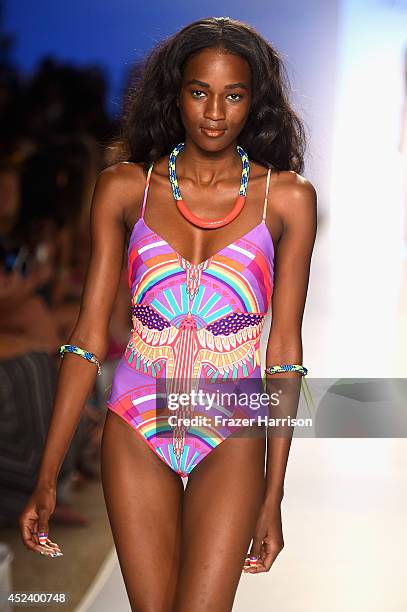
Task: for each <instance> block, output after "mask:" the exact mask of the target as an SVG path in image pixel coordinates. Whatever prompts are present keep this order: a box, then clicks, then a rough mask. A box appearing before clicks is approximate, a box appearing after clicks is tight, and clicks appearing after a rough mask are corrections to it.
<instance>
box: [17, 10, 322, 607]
mask: <svg viewBox="0 0 407 612" xmlns="http://www.w3.org/2000/svg"><path fill="white" fill-rule="evenodd" d="M288 93H289V92H288V86H287V80H286V76H285V72H284V67H283V64H282V63H281V60H280V58H279V55H278V54H277V52H276V51H275V50H274V49H273V47H272V46H271V45H270V44H269V43H268V42H267V41H266V40H264V38H262V37H261V36H260V35H259V34H258V33H257V32H256V31H255V30H254V29H253V28H251V27H250V26H248V25H246V24H243V23H241V22H239V21H236V20H233V19H229V18H226V17H220V18H206V19H202V20H199V21H196V22H194V23H192V24H190V25H188V26H186V27H185V28H183V29H182V30H180V31H179V32H178V33H176V34H175V35H174V36H172V37H170V38H168V39H166V40H165V41H163V42H161V43H160V44H158V45H157V46H156V47H155V48H154V49H153V51H152V52H151V54H150V55H149V57H148V58H147V61H146V63H145V65H144V67H143V70H142V72H141V75H140V76H139V78H138V79H137V81H136V83H135V85H134V86H133V88H132V91H131V92H130V97H129V100H128V104H127V106H126V109H125V113H124V121H123V130H122V134H121V136H122V138H121V142H122V143H123V144H124V147H125V151H126V157H125V159H124V160H122V161H118V162H116V163H114V164H113V165H111V166H110V167H108V168H106V169H105V170H103V171H102V172H101V173H100V175H99V177H98V180H97V184H96V187H95V192H94V196H93V201H92V212H91V236H92V251H91V256H90V260H89V266H88V271H87V276H86V282H85V286H84V291H83V296H82V304H81V310H80V315H79V318H78V321H77V325H76V327H75V329H74V331H73V333H72V335H71V337H70V338H69V343H68V344H67V345H63V346H62V347H61V348H60V352H61V355H63V356H64V359H63V361H62V366H61V369H60V373H59V378H58V386H57V391H56V396H55V406H54V412H53V417H52V422H51V425H50V429H49V433H48V437H47V442H46V446H45V450H44V454H43V458H42V463H41V468H40V471H39V476H38V482H37V486H36V489H35V491H34V492H33V495H32V497H31V498H30V501H29V503H28V505H27V507H26V509H25V510H24V512H23V513H22V515H21V516H20V528H21V534H22V538H23V541H24V544H25V545H26V547H27V548H29V549H30V550H33V551H36V552H41V553H43V554H44V553H48V554H50V555H58V554H60V552H61V551H60V548H59V546H58V545H57V544H55V543H54V542H52V540H51V539H49V537H48V535H49V534H48V520H49V517H50V516H51V514H52V512H53V510H54V507H55V482H56V478H57V475H58V470H59V468H60V465H61V463H62V461H63V457H64V455H65V452H66V450H67V448H68V446H69V442H70V440H71V438H72V435H73V433H74V431H75V428H76V425H77V423H78V420H79V417H80V413H81V410H82V408H83V405H84V402H85V401H86V398H87V397H88V394H89V393H90V392H91V390H92V388H93V385H94V382H95V376H96V372H97V371H98V369H99V368H100V367H101V364H102V363H103V360H104V358H105V355H106V348H107V339H108V336H107V334H108V323H109V318H110V314H111V311H112V307H113V303H114V300H115V296H116V290H117V287H118V283H119V277H120V271H121V263H122V254H123V249H125V248H127V254H128V283H129V288H130V295H131V314H132V322H133V328H132V329H131V332H130V338H129V342H128V345H127V348H126V350H125V353H124V355H123V357H122V359H121V360H120V362H119V364H118V366H117V368H116V371H115V374H114V378H113V382H112V387H111V389H110V393H109V398H108V401H107V405H108V408H109V410H108V412H107V416H106V422H105V427H104V433H103V441H102V483H103V490H104V495H105V500H106V506H107V511H108V515H109V520H110V524H111V528H112V533H113V537H114V541H115V545H116V549H117V553H118V558H119V562H120V566H121V570H122V573H123V578H124V582H125V585H126V589H127V593H128V597H129V601H130V604H131V607H132V610H138V611H142V612H143V611H147V610H149V611H152V610H157V611H158V610H160V612H163V611H175V610H176V611H177V612H181V611H188V612H191V611H193V612H199V611H203V610H208V609H211V610H213V611H219V612H226V611H228V610H231V609H232V605H233V601H234V597H235V593H236V589H237V586H238V583H239V579H240V576H241V573H242V571H244V572H246V573H251V574H255V573H260V572H265V571H268V570H269V569H270V567H271V565H272V563H273V561H274V560H275V558H276V557H277V555H278V554H279V552H280V551H281V550H282V548H283V545H284V541H283V533H282V524H281V511H280V508H281V501H282V499H283V493H284V476H285V471H286V465H287V459H288V454H289V448H290V444H291V437H290V436H287V435H285V436H284V435H282V436H278V437H277V436H272V437H269V438H268V442H267V446H266V436H265V435H235V433H236V427H233V426H232V425H231V424H230V419H223V420H222V419H218V417H219V415H221V414H223V415H225V412H226V410H225V409H224V406H222V405H217V408H214V409H212V410H207V408H208V406H206V405H205V406H202V405H200V404H199V405H198V407H196V406H195V408H194V405H193V402H192V400H191V398H192V392H193V391H194V392H196V391H197V389H198V387H199V388H201V389H202V388H204V389H205V390H206V391H207V390H208V389H211V388H214V386H216V384H215V383H217V382H219V383H220V382H223V383H225V384H227V385H229V386H231V387H233V386H236V385H237V384H239V385H243V386H244V385H247V388H252V389H255V390H256V389H257V390H258V389H259V385H261V384H262V380H263V379H262V377H263V372H262V370H261V355H260V337H261V332H262V329H263V324H264V319H265V316H266V314H267V311H268V309H269V306H270V305H271V309H272V322H271V328H270V332H269V338H268V344H267V351H266V355H265V363H266V366H267V367H266V379H267V381H266V382H267V383H268V382H269V381H271V380H272V379H273V377H275V375H276V373H278V375H279V377H280V378H279V382H280V383H282V382H288V380H287V381H286V379H289V380H290V381H291V382H292V383H295V384H297V383H299V382H300V379H301V376H302V375H305V374H306V373H307V369H306V368H305V367H304V366H302V365H301V363H302V340H301V326H302V318H303V312H304V305H305V300H306V293H307V287H308V279H309V270H310V262H311V256H312V250H313V246H314V241H315V236H316V219H317V214H316V202H317V198H316V192H315V189H314V187H313V186H312V184H311V183H310V182H309V181H308V180H307V179H305V178H304V177H302V176H301V174H300V172H301V171H302V169H303V155H304V143H305V138H304V128H303V125H302V123H301V121H300V119H299V118H298V116H297V115H296V113H295V112H294V110H293V109H292V108H291V106H290V103H289V97H288ZM126 232H128V235H129V241H128V243H127V241H126ZM81 357H84V358H81ZM95 366H96V367H95ZM163 381H164V385H162V383H163ZM162 389H164V391H165V392H167V393H168V390H170V391H171V393H172V394H174V397H180V392H183V393H185V392H187V394H188V393H189V394H190V395H189V401H187V402H186V404H185V405H182V406H181V403H180V405H179V407H178V409H177V411H176V412H174V411H173V409H172V407H170V404H169V400H168V398H169V395H165V393H164V397H166V398H167V400H166V402H164V404H165V405H164V406H161V407H160V406H159V397H162V393H161V391H162ZM160 390H161V391H160ZM297 399H298V396H297ZM243 412H244V411H243ZM232 413H233V414H234V415H236V414H238V415H240V416H241V414H242V410H241V409H240V408H237V407H236V406H235V407H234V409H233V410H232ZM227 414H229V415H230V414H231V412H230V411H229V412H228V413H227ZM208 415H209V416H208ZM197 416H199V417H201V420H200V421H197V420H195V421H194V417H197ZM205 416H208V419H207V420H206V421H205V420H203V419H204V417H205ZM175 417H177V418H175ZM236 422H237V421H236ZM266 451H267V452H266ZM265 458H266V459H267V461H266V469H265ZM182 477H188V480H187V485H186V487H185V488H184V484H183V481H182ZM73 562H74V560H73Z"/></svg>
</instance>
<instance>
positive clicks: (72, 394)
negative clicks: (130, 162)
mask: <svg viewBox="0 0 407 612" xmlns="http://www.w3.org/2000/svg"><path fill="white" fill-rule="evenodd" d="M137 176H140V178H141V176H142V172H141V168H137V170H135V169H134V168H133V169H132V170H130V168H129V166H127V167H126V164H116V165H115V166H111V167H109V168H106V169H105V170H103V171H102V172H101V173H100V174H99V176H98V179H97V182H96V185H95V190H94V194H93V199H92V205H91V216H90V237H91V252H90V257H89V262H88V268H87V272H86V278H85V283H84V289H83V293H82V300H81V307H80V313H79V316H78V320H77V322H76V325H75V327H74V329H73V331H72V333H71V335H70V337H69V339H68V340H67V344H76V345H77V346H79V347H81V348H83V349H85V350H87V351H90V352H92V353H94V354H95V355H96V356H97V358H98V360H99V362H100V364H102V363H103V361H104V359H105V356H106V352H107V348H108V329H109V320H110V316H111V313H112V309H113V304H114V301H115V298H116V294H117V290H118V284H119V279H120V274H121V270H122V262H123V253H124V244H125V234H126V228H125V211H126V209H128V204H129V201H130V200H129V199H130V197H131V200H132V201H133V202H134V200H135V196H136V194H137V192H138V191H139V189H136V191H135V190H134V184H135V183H134V177H137ZM140 184H141V183H140ZM130 185H131V186H132V187H130ZM96 375H97V369H96V366H95V364H93V363H90V362H88V361H87V360H85V359H84V358H82V357H80V356H78V355H75V354H71V353H65V354H64V357H63V359H62V362H61V366H60V369H59V373H58V380H57V387H56V392H55V398H54V406H53V413H52V418H51V422H50V427H49V431H48V435H47V439H46V443H45V447H44V452H43V455H42V459H41V465H40V469H39V473H38V477H37V483H36V487H35V490H34V492H33V494H32V496H31V498H30V500H29V502H28V504H27V506H26V508H25V510H24V512H23V513H22V514H21V515H20V517H19V523H20V530H21V535H22V539H23V543H24V544H25V546H26V547H27V548H29V549H31V550H36V551H38V552H40V549H41V547H40V546H38V544H39V542H38V538H37V536H36V532H37V531H42V530H45V531H47V529H44V527H45V525H46V527H47V526H48V517H49V516H50V514H52V512H53V511H54V509H55V499H56V482H57V477H58V473H59V470H60V468H61V465H62V462H63V460H64V457H65V455H66V452H67V450H68V448H69V445H70V442H71V440H72V437H73V435H74V433H75V430H76V428H77V425H78V422H79V419H80V415H81V411H82V410H83V407H84V405H85V403H86V401H87V399H88V397H89V395H90V393H91V392H92V390H93V387H94V384H95V378H96ZM41 513H42V516H41Z"/></svg>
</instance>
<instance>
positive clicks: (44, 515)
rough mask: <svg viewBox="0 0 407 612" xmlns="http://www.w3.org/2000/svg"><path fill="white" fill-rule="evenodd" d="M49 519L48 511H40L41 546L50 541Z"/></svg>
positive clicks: (39, 531)
mask: <svg viewBox="0 0 407 612" xmlns="http://www.w3.org/2000/svg"><path fill="white" fill-rule="evenodd" d="M48 517H49V513H48V511H47V510H45V509H44V510H39V512H38V539H39V542H40V544H44V543H45V542H46V541H47V539H48Z"/></svg>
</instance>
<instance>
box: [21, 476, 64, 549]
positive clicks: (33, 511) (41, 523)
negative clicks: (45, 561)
mask: <svg viewBox="0 0 407 612" xmlns="http://www.w3.org/2000/svg"><path fill="white" fill-rule="evenodd" d="M55 505H56V492H55V488H49V487H38V488H36V489H35V490H34V492H33V494H32V495H31V497H30V499H29V501H28V503H27V505H26V507H25V509H24V510H23V512H22V513H21V514H20V516H19V519H18V522H19V525H20V532H21V538H22V541H23V544H24V546H25V547H26V548H28V549H29V550H32V551H34V552H39V553H41V554H42V555H45V556H48V557H61V556H62V555H63V553H62V552H61V549H60V548H59V546H58V544H56V543H55V542H52V541H51V540H50V539H49V538H48V521H49V517H50V516H51V514H52V513H53V512H54V510H55Z"/></svg>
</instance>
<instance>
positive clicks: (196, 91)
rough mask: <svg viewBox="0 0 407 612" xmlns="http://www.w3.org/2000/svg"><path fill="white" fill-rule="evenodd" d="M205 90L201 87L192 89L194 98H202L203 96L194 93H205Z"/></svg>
mask: <svg viewBox="0 0 407 612" xmlns="http://www.w3.org/2000/svg"><path fill="white" fill-rule="evenodd" d="M203 93H205V92H203V91H201V90H200V89H193V90H192V91H191V94H192V95H193V97H194V98H201V97H202V96H195V95H194V94H203Z"/></svg>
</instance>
